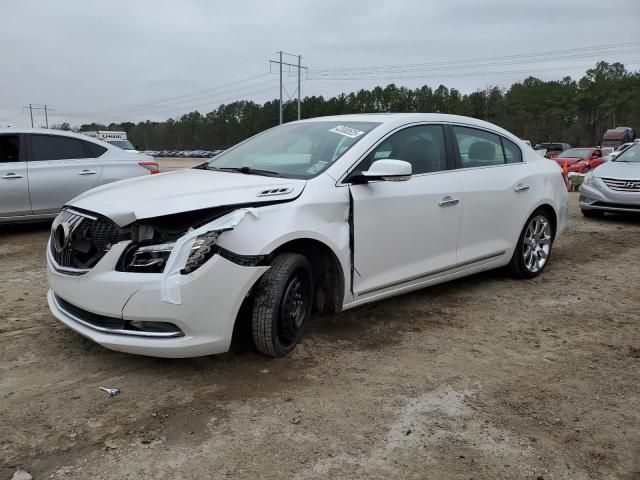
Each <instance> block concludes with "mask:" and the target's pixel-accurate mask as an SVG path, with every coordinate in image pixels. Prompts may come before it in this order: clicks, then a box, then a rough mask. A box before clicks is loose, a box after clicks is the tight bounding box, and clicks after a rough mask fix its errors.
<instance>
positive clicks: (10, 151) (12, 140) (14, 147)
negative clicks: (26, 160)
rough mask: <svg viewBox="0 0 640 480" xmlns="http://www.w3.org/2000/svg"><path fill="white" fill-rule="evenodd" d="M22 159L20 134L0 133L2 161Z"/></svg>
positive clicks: (0, 157) (0, 159)
mask: <svg viewBox="0 0 640 480" xmlns="http://www.w3.org/2000/svg"><path fill="white" fill-rule="evenodd" d="M19 161H20V138H19V137H18V135H0V163H8V162H19Z"/></svg>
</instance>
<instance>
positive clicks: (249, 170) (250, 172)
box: [209, 166, 282, 177]
mask: <svg viewBox="0 0 640 480" xmlns="http://www.w3.org/2000/svg"><path fill="white" fill-rule="evenodd" d="M209 168H211V169H215V170H222V171H223V172H238V173H244V174H246V175H264V176H265V177H282V174H281V173H278V172H273V171H271V170H262V169H259V168H252V167H213V166H210V167H209Z"/></svg>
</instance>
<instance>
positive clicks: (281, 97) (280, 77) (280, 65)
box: [279, 50, 282, 125]
mask: <svg viewBox="0 0 640 480" xmlns="http://www.w3.org/2000/svg"><path fill="white" fill-rule="evenodd" d="M279 109H280V125H282V50H280V108H279Z"/></svg>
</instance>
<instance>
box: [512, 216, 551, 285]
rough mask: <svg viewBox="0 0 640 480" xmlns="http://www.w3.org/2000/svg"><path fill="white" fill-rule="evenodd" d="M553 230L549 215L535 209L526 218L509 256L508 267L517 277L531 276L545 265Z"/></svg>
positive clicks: (538, 273)
mask: <svg viewBox="0 0 640 480" xmlns="http://www.w3.org/2000/svg"><path fill="white" fill-rule="evenodd" d="M553 238H554V231H553V226H552V223H551V221H550V220H549V215H548V214H547V213H546V212H545V211H544V210H541V209H540V210H536V211H535V212H533V214H532V215H531V216H530V217H529V219H528V220H527V223H526V225H525V227H524V229H523V230H522V233H521V234H520V238H519V239H518V244H517V245H516V249H515V251H514V252H513V257H511V262H510V263H509V269H510V271H511V273H512V274H513V275H514V276H515V277H517V278H533V277H536V276H538V275H540V272H542V270H543V269H544V267H545V266H546V265H547V262H548V260H549V255H550V254H551V246H552V244H553Z"/></svg>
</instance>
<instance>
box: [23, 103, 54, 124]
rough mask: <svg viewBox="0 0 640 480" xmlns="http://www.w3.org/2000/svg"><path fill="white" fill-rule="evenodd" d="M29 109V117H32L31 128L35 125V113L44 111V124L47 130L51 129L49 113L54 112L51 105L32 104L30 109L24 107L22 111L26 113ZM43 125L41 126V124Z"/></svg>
mask: <svg viewBox="0 0 640 480" xmlns="http://www.w3.org/2000/svg"><path fill="white" fill-rule="evenodd" d="M27 108H28V109H29V116H30V117H31V128H33V127H34V123H33V111H34V110H36V111H44V124H45V125H46V127H47V128H49V112H53V111H54V110H53V108H49V105H36V104H35V103H30V104H29V106H28V107H22V111H23V112H24V111H25V110H26V109H27ZM40 125H41V124H40Z"/></svg>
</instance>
